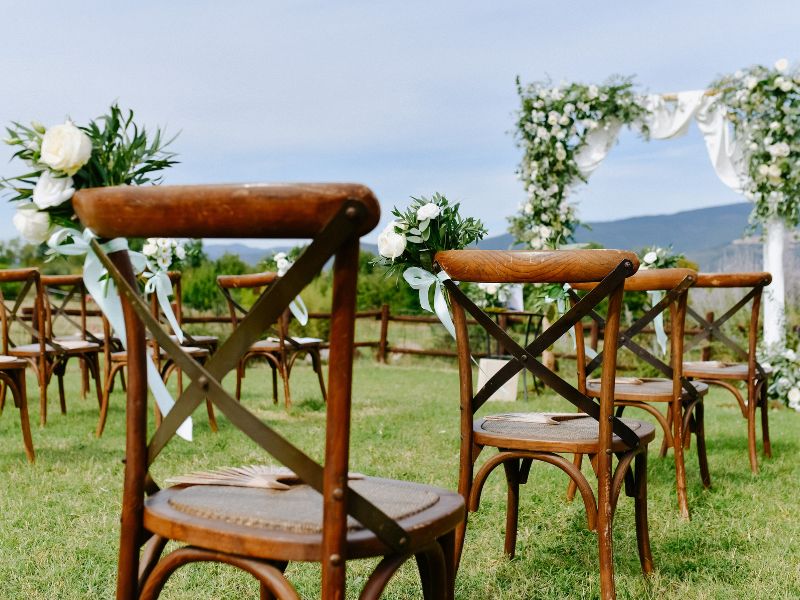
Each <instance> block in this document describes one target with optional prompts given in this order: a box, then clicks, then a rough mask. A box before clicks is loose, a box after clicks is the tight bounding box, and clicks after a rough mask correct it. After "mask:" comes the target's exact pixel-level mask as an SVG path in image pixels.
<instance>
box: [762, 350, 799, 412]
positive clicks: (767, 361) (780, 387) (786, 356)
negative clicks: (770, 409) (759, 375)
mask: <svg viewBox="0 0 800 600" xmlns="http://www.w3.org/2000/svg"><path fill="white" fill-rule="evenodd" d="M759 361H760V362H761V366H762V367H764V368H765V369H771V370H772V373H771V375H770V379H769V386H768V387H767V398H769V399H770V400H776V401H778V402H782V403H784V404H786V405H787V406H788V407H789V408H791V409H793V410H796V411H798V412H800V364H798V356H797V352H796V351H795V350H792V349H790V348H784V349H771V350H770V351H767V352H764V353H762V354H761V355H760V356H759Z"/></svg>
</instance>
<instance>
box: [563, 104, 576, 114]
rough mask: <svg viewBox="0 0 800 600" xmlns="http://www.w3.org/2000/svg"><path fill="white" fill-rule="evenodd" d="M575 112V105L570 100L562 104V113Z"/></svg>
mask: <svg viewBox="0 0 800 600" xmlns="http://www.w3.org/2000/svg"><path fill="white" fill-rule="evenodd" d="M574 112H575V105H574V104H573V103H572V102H567V103H566V104H565V105H564V114H565V115H569V114H572V113H574Z"/></svg>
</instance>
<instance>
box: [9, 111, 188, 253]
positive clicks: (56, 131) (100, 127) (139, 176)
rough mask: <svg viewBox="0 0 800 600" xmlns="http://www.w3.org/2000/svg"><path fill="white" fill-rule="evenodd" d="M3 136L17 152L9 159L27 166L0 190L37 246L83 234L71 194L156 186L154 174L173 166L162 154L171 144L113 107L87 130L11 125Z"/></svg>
mask: <svg viewBox="0 0 800 600" xmlns="http://www.w3.org/2000/svg"><path fill="white" fill-rule="evenodd" d="M7 132H8V138H7V139H6V140H5V141H6V143H7V144H9V145H11V146H13V147H15V148H16V151H15V152H14V154H13V156H12V159H19V160H21V161H23V162H25V163H26V164H27V165H28V172H27V173H25V174H23V175H18V176H16V177H12V178H10V179H6V180H3V181H0V187H2V188H5V190H7V192H8V193H7V196H8V199H9V200H10V201H11V202H13V203H14V204H15V205H16V207H17V213H16V214H15V215H14V225H15V226H16V227H17V229H18V230H19V232H20V233H21V234H22V236H23V237H25V238H26V239H27V240H29V241H31V242H34V243H37V244H41V243H42V242H45V241H46V240H47V239H48V238H49V237H50V235H51V234H52V233H54V232H55V231H56V230H58V229H60V228H68V229H72V230H78V231H80V230H82V227H81V224H80V222H79V221H78V219H77V217H76V216H75V212H74V210H73V208H72V202H71V199H72V196H73V194H74V193H75V190H79V189H83V188H89V187H105V186H112V185H144V184H146V183H158V182H159V181H160V177H158V176H156V177H154V174H155V173H157V172H158V171H161V170H163V169H166V168H167V167H170V166H171V165H173V164H175V163H176V161H175V160H174V157H175V155H174V154H173V153H171V152H167V151H166V150H165V148H166V147H167V146H168V145H169V144H170V143H171V142H172V139H170V140H166V141H164V140H163V139H162V134H161V131H160V130H159V129H156V130H155V131H154V133H153V135H152V136H148V132H147V130H146V129H145V128H143V127H139V126H137V125H136V124H135V123H134V122H133V112H132V111H128V112H127V113H125V112H123V111H122V110H121V109H120V108H119V106H118V105H116V104H113V105H112V106H111V107H110V109H109V112H108V114H105V115H102V116H101V117H99V118H97V119H95V120H93V121H91V122H90V123H89V124H88V125H87V126H86V127H78V126H77V125H75V124H74V123H73V122H72V121H70V120H67V121H66V122H65V123H62V124H60V125H53V126H52V127H44V126H43V125H42V124H41V123H38V122H33V123H31V126H30V127H26V126H24V125H21V124H20V123H16V122H15V123H12V125H11V126H10V127H8V128H7ZM148 137H149V139H148ZM173 139H174V138H173ZM62 241H63V242H66V238H64V239H63V240H62Z"/></svg>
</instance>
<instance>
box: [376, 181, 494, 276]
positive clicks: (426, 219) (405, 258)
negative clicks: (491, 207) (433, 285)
mask: <svg viewBox="0 0 800 600" xmlns="http://www.w3.org/2000/svg"><path fill="white" fill-rule="evenodd" d="M460 206H461V205H460V204H459V203H455V204H450V201H449V200H448V199H447V198H445V197H444V196H443V195H442V194H439V193H434V194H433V195H432V196H431V197H430V199H428V198H426V197H425V196H421V197H420V198H414V197H412V198H411V204H410V205H409V206H408V208H406V210H404V211H401V210H400V209H398V208H397V207H395V208H393V209H392V214H393V215H394V216H395V217H396V218H397V220H396V221H394V222H393V223H390V224H389V225H388V226H387V228H386V229H385V230H384V232H383V233H382V234H381V236H384V235H387V234H389V235H399V236H401V237H402V238H404V246H405V248H404V250H403V252H402V254H401V255H400V256H396V257H394V258H390V257H387V256H380V257H378V258H377V259H376V262H377V264H380V265H382V266H384V267H385V268H386V271H387V273H389V274H393V275H398V274H400V273H402V272H403V271H404V270H405V269H407V268H408V267H422V268H423V269H425V270H426V271H431V272H432V271H433V270H434V268H435V267H434V265H433V257H434V256H435V255H436V253H437V252H438V251H439V250H461V249H463V248H466V247H467V246H470V245H472V244H474V243H476V242H478V241H480V240H482V239H483V238H484V236H485V235H486V234H487V230H486V227H484V225H483V223H482V222H481V221H480V220H479V219H475V218H473V217H467V218H464V217H462V216H461V214H460V213H459V208H460ZM380 246H381V239H380V237H379V238H378V247H379V251H380Z"/></svg>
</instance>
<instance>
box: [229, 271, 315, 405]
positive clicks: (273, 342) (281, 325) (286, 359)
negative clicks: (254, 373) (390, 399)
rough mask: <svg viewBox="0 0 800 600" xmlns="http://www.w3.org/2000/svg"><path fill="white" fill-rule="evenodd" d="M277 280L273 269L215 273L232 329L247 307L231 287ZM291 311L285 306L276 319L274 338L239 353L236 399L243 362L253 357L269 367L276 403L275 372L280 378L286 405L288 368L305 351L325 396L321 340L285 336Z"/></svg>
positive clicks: (254, 286) (259, 285)
mask: <svg viewBox="0 0 800 600" xmlns="http://www.w3.org/2000/svg"><path fill="white" fill-rule="evenodd" d="M277 280H278V274H277V273H273V272H264V273H251V274H247V275H219V276H218V277H217V285H219V288H220V290H222V295H223V296H225V300H226V301H227V303H228V312H229V314H230V317H231V325H232V326H233V327H234V328H236V327H237V325H238V323H239V321H240V320H241V318H242V317H243V316H244V315H246V314H247V309H246V308H244V307H243V306H242V305H241V304H239V303H238V302H237V301H236V300H235V299H234V298H233V295H232V293H231V291H232V290H235V289H256V290H259V289H264V288H267V287H269V286H271V285H273V284H274V283H275V282H276V281H277ZM290 321H291V312H290V311H289V309H286V310H285V311H283V314H282V315H281V318H280V319H279V320H278V325H277V328H276V329H277V331H276V332H275V334H276V336H277V337H273V338H272V339H266V340H258V341H257V342H255V343H254V344H253V345H252V346H251V347H250V349H249V350H248V351H247V352H246V353H245V354H244V356H242V361H241V364H240V365H239V367H238V368H237V369H236V399H237V400H239V399H241V393H242V379H244V376H245V369H246V368H247V362H248V361H249V360H251V359H253V358H263V359H265V360H266V361H267V363H268V364H269V366H270V367H271V369H272V398H273V401H274V402H275V403H277V402H278V375H280V377H281V380H282V381H283V396H284V402H285V404H286V407H287V408H288V407H289V406H291V403H292V400H291V392H290V388H289V376H290V375H291V373H292V367H293V366H294V363H295V361H296V360H297V359H298V357H300V356H302V355H304V354H306V355H308V356H310V357H311V365H312V367H313V369H314V371H315V372H316V373H317V379H318V380H319V389H320V391H321V392H322V399H323V401H324V400H325V399H326V396H325V379H324V377H323V375H322V359H321V357H320V350H321V349H322V340H320V339H317V338H295V337H292V336H291V335H289V322H290Z"/></svg>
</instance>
